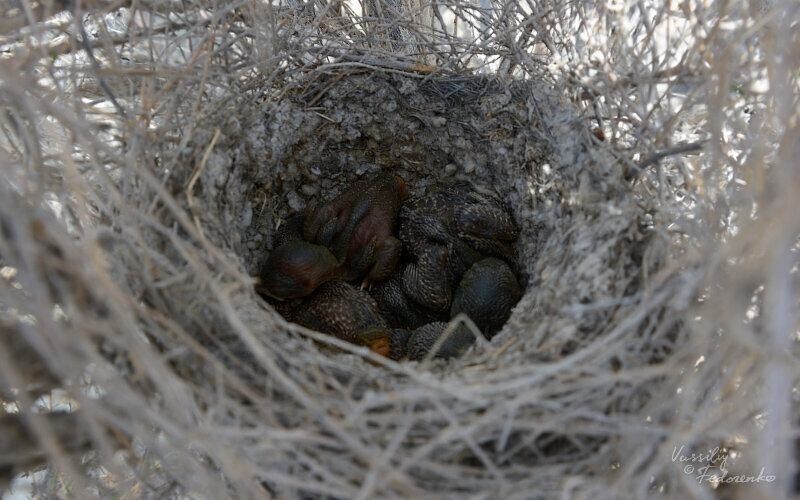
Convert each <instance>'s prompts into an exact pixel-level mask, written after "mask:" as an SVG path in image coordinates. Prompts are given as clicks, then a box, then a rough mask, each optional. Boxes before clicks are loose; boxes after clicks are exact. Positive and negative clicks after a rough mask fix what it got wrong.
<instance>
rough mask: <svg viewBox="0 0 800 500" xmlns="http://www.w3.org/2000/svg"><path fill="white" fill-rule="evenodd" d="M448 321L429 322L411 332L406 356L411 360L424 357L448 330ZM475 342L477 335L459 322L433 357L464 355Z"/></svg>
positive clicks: (445, 357)
mask: <svg viewBox="0 0 800 500" xmlns="http://www.w3.org/2000/svg"><path fill="white" fill-rule="evenodd" d="M447 325H448V324H447V323H443V322H438V323H428V324H427V325H425V326H422V327H420V328H417V329H416V330H414V331H413V332H412V333H411V336H410V337H409V339H408V342H407V344H406V357H407V358H408V359H410V360H411V361H419V360H421V359H424V358H425V356H426V355H428V353H429V352H431V350H432V349H433V348H434V347H435V345H436V343H437V341H438V340H439V338H440V337H441V336H442V334H444V333H445V332H446V331H447ZM474 343H475V336H474V335H473V334H472V332H471V331H470V330H469V328H467V327H466V326H464V325H463V324H459V325H458V326H456V327H455V329H454V330H452V331H450V332H449V335H448V336H447V338H446V339H445V340H444V342H443V343H442V345H441V346H440V347H439V348H438V349H437V350H436V353H435V354H434V356H433V357H435V358H442V359H449V358H455V357H459V356H462V355H463V354H464V353H465V352H467V349H469V348H470V346H472V344H474Z"/></svg>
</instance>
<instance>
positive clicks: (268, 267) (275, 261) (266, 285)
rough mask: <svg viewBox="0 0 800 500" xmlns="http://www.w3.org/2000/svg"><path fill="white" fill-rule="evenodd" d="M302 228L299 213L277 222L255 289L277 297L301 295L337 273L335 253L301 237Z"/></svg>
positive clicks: (337, 275)
mask: <svg viewBox="0 0 800 500" xmlns="http://www.w3.org/2000/svg"><path fill="white" fill-rule="evenodd" d="M302 228H303V215H302V214H300V215H294V216H292V217H289V218H288V219H287V220H286V221H285V222H284V223H283V224H282V225H281V226H280V228H279V229H278V231H277V233H276V235H275V239H274V250H273V251H272V252H271V253H270V255H269V258H267V262H266V263H265V264H264V267H263V268H262V270H261V274H260V275H259V285H258V286H257V288H256V289H257V291H259V292H261V293H264V294H266V295H269V296H270V297H273V298H276V299H281V300H283V299H294V298H299V297H305V296H306V295H308V294H310V293H311V292H313V291H314V290H315V289H316V288H317V287H318V286H319V285H321V284H323V283H325V282H326V281H330V280H332V279H335V278H337V277H339V276H340V275H341V273H342V270H341V266H340V265H339V262H338V261H337V260H336V257H334V256H333V254H332V253H331V252H330V251H329V250H328V249H327V248H325V247H323V246H320V245H314V244H311V243H308V242H306V241H303V239H302V235H301V231H302Z"/></svg>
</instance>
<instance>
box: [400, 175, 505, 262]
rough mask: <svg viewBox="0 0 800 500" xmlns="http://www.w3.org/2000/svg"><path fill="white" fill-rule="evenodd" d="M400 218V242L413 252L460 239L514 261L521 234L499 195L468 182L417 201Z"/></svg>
mask: <svg viewBox="0 0 800 500" xmlns="http://www.w3.org/2000/svg"><path fill="white" fill-rule="evenodd" d="M400 217H401V222H400V239H401V240H402V241H403V243H405V244H407V245H409V247H410V248H411V249H412V251H418V249H419V248H420V246H421V245H424V243H422V242H423V241H428V242H436V243H439V244H446V243H454V239H459V240H461V241H462V242H464V243H466V244H467V245H469V246H470V247H471V248H473V249H474V250H476V251H478V252H480V253H481V254H485V255H491V256H494V257H499V258H502V259H504V260H506V261H508V262H513V261H514V251H513V247H512V246H511V243H512V242H513V241H514V240H516V239H517V236H518V234H519V232H518V230H517V227H516V225H515V224H514V220H513V219H512V218H511V215H510V214H509V213H508V212H507V211H506V210H505V208H504V207H503V203H502V201H501V200H500V198H499V197H498V196H497V195H496V194H495V193H493V192H490V191H487V190H482V189H478V188H476V187H475V186H474V185H472V184H471V183H469V182H467V181H458V182H453V183H449V184H446V185H444V186H441V187H439V188H437V189H435V190H433V191H432V192H431V193H429V194H426V195H425V196H422V197H419V198H417V199H415V200H414V201H413V202H412V203H411V204H410V205H409V207H408V208H407V209H405V210H403V211H402V212H401V214H400Z"/></svg>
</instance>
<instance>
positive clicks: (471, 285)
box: [450, 257, 522, 339]
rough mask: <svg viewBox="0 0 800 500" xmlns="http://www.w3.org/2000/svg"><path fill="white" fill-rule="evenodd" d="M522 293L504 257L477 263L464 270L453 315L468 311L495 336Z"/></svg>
mask: <svg viewBox="0 0 800 500" xmlns="http://www.w3.org/2000/svg"><path fill="white" fill-rule="evenodd" d="M520 297H522V289H521V288H520V286H519V283H518V282H517V278H516V276H515V275H514V273H513V271H511V268H510V267H509V266H508V264H506V263H505V262H503V261H502V260H500V259H497V258H493V257H490V258H487V259H483V260H481V261H479V262H477V263H475V264H474V265H473V266H472V267H470V268H469V270H468V271H467V272H466V273H465V274H464V277H463V278H462V280H461V283H460V284H459V285H458V288H457V289H456V291H455V293H454V294H453V305H452V306H451V308H450V316H451V317H454V316H455V315H457V314H459V313H464V314H466V315H467V316H469V318H470V319H471V320H472V321H473V322H475V324H476V325H477V326H478V328H480V329H481V331H482V332H483V334H484V335H486V337H487V338H489V339H491V338H492V337H493V336H494V334H495V333H497V332H498V331H499V330H500V328H502V326H503V324H504V323H505V322H506V321H507V320H508V317H509V315H510V314H511V308H512V307H514V305H515V304H516V303H517V302H518V301H519V299H520Z"/></svg>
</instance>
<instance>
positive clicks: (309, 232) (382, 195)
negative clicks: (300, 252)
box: [303, 174, 408, 283]
mask: <svg viewBox="0 0 800 500" xmlns="http://www.w3.org/2000/svg"><path fill="white" fill-rule="evenodd" d="M407 196H408V194H407V189H406V184H405V181H403V179H401V178H400V177H398V176H395V175H389V174H379V175H378V176H376V177H375V178H374V179H372V180H370V181H359V182H356V183H355V184H354V185H353V187H351V188H350V189H348V190H347V191H345V192H344V193H342V194H341V195H339V196H337V197H336V198H334V199H333V200H332V201H330V202H329V203H326V204H325V205H323V206H322V207H318V208H317V207H314V206H311V207H309V209H308V210H307V212H306V220H305V225H304V227H303V234H304V236H305V238H306V239H307V240H308V241H310V242H312V243H317V244H320V245H324V246H326V247H328V248H329V249H330V250H331V251H332V252H333V254H334V255H335V256H336V258H337V259H339V261H340V262H342V263H344V271H345V275H344V277H345V279H347V280H352V279H358V278H361V277H362V276H366V277H365V283H370V282H374V281H381V280H384V279H386V278H388V277H389V275H391V273H392V272H393V271H394V268H395V266H396V265H397V262H398V260H399V258H400V252H401V248H402V245H401V244H400V241H399V240H397V238H395V237H394V236H392V233H393V231H394V220H395V217H396V215H397V211H398V210H399V208H400V204H401V203H402V202H403V200H405V199H406V198H407Z"/></svg>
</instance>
